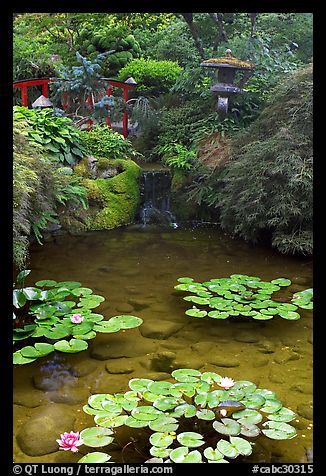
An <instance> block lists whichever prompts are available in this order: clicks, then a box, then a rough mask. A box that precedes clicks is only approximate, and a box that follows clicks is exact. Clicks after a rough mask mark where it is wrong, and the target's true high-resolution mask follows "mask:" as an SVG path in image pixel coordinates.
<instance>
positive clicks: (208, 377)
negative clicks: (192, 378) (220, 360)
mask: <svg viewBox="0 0 326 476" xmlns="http://www.w3.org/2000/svg"><path fill="white" fill-rule="evenodd" d="M221 378H222V376H221V375H219V374H217V373H216V372H203V373H202V375H201V377H200V379H201V380H203V381H204V382H208V383H209V384H212V383H213V382H220V381H221Z"/></svg>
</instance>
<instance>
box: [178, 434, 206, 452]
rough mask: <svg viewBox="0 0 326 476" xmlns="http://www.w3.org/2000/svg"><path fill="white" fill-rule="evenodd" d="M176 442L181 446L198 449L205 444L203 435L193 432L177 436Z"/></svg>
mask: <svg viewBox="0 0 326 476" xmlns="http://www.w3.org/2000/svg"><path fill="white" fill-rule="evenodd" d="M177 440H178V441H179V443H181V445H183V446H188V447H192V448H194V447H198V446H201V445H203V444H204V443H205V441H204V437H203V435H201V434H200V433H196V432H194V431H184V432H183V433H179V434H178V435H177Z"/></svg>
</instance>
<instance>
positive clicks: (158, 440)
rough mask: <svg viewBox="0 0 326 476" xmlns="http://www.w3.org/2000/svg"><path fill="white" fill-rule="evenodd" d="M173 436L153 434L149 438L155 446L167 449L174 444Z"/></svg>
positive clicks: (159, 433)
mask: <svg viewBox="0 0 326 476" xmlns="http://www.w3.org/2000/svg"><path fill="white" fill-rule="evenodd" d="M173 440H174V438H173V436H171V435H169V434H168V433H161V432H158V433H153V434H152V435H151V436H150V437H149V441H150V443H151V444H152V445H153V446H158V447H163V448H167V447H168V446H170V445H171V444H172V443H173Z"/></svg>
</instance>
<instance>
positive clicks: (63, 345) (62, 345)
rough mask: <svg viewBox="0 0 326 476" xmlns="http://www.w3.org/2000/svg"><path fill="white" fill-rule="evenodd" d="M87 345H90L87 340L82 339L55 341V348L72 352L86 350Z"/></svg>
mask: <svg viewBox="0 0 326 476" xmlns="http://www.w3.org/2000/svg"><path fill="white" fill-rule="evenodd" d="M87 347H88V344H87V342H85V341H84V340H81V339H70V341H69V342H68V341H67V340H60V341H58V342H55V344H54V348H55V350H59V351H60V352H67V353H71V354H72V353H75V352H81V351H83V350H86V349H87Z"/></svg>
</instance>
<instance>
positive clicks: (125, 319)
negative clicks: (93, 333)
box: [102, 315, 143, 329]
mask: <svg viewBox="0 0 326 476" xmlns="http://www.w3.org/2000/svg"><path fill="white" fill-rule="evenodd" d="M102 322H103V321H102ZM106 322H111V323H115V322H117V323H118V324H119V326H120V329H133V328H134V327H138V326H140V325H141V324H142V323H143V320H142V319H141V318H140V317H136V316H129V315H122V316H114V317H111V319H110V320H109V321H106Z"/></svg>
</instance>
